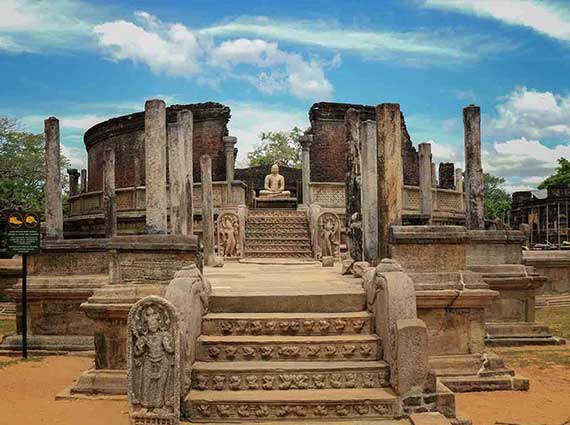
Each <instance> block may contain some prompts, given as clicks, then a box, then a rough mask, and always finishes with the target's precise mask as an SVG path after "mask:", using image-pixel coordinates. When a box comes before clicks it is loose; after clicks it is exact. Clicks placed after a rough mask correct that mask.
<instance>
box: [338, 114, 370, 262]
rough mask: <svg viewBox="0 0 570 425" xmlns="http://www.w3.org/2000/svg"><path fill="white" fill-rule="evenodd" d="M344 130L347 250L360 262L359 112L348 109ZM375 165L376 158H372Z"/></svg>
mask: <svg viewBox="0 0 570 425" xmlns="http://www.w3.org/2000/svg"><path fill="white" fill-rule="evenodd" d="M344 128H345V132H346V159H345V160H346V167H345V170H346V175H345V199H346V201H345V202H346V223H345V225H346V228H347V229H348V234H347V236H348V241H349V243H348V248H349V253H350V258H352V259H353V260H354V261H362V258H363V235H362V232H363V229H362V226H363V223H362V220H363V218H362V214H363V212H362V195H361V175H362V166H361V161H362V159H361V152H360V151H361V144H362V141H361V128H360V112H359V111H358V110H357V109H354V108H350V109H349V110H348V111H346V113H345V114H344ZM373 160H374V163H376V157H374V159H373Z"/></svg>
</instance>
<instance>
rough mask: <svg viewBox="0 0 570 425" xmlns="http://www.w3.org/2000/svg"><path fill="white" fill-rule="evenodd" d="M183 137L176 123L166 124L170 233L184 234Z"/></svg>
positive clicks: (185, 225) (184, 169)
mask: <svg viewBox="0 0 570 425" xmlns="http://www.w3.org/2000/svg"><path fill="white" fill-rule="evenodd" d="M184 154H185V152H184V139H183V137H182V135H181V134H180V129H179V126H178V123H170V124H168V177H169V181H170V233H172V234H173V235H184V234H186V229H187V227H188V224H187V223H186V208H185V199H184V198H185V197H186V168H185V165H184V162H185V157H184Z"/></svg>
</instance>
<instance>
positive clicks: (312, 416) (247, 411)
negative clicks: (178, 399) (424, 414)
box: [189, 400, 399, 423]
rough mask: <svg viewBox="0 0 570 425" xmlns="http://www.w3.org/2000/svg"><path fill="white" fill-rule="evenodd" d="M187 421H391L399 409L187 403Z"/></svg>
mask: <svg viewBox="0 0 570 425" xmlns="http://www.w3.org/2000/svg"><path fill="white" fill-rule="evenodd" d="M189 410H190V418H191V420H192V421H196V422H222V423H223V422H225V423H227V422H228V421H232V420H233V421H238V422H261V421H291V420H295V421H301V420H315V421H318V420H321V421H322V420H345V421H346V420H350V419H354V420H363V419H393V418H395V417H396V416H397V415H398V410H399V406H398V404H397V403H396V402H394V401H385V402H382V401H368V400H363V401H360V400H359V401H352V402H351V401H343V402H330V401H327V400H323V401H322V402H305V403H303V402H302V401H299V402H297V403H291V402H281V403H263V402H241V403H217V402H209V401H207V400H204V401H201V402H191V403H190V406H189Z"/></svg>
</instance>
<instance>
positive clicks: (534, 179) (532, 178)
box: [521, 176, 547, 185]
mask: <svg viewBox="0 0 570 425" xmlns="http://www.w3.org/2000/svg"><path fill="white" fill-rule="evenodd" d="M546 177H547V176H530V177H525V178H523V179H521V182H522V183H527V184H532V185H537V184H540V183H542V181H543V180H544V179H545V178H546Z"/></svg>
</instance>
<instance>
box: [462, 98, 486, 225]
mask: <svg viewBox="0 0 570 425" xmlns="http://www.w3.org/2000/svg"><path fill="white" fill-rule="evenodd" d="M463 125H464V127H465V193H466V197H467V200H466V202H467V211H466V212H467V215H466V225H467V228H468V229H474V230H477V229H480V230H481V229H485V208H484V204H483V195H484V190H485V189H484V181H483V168H482V167H481V109H480V108H479V107H478V106H475V105H469V106H468V107H466V108H464V109H463Z"/></svg>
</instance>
